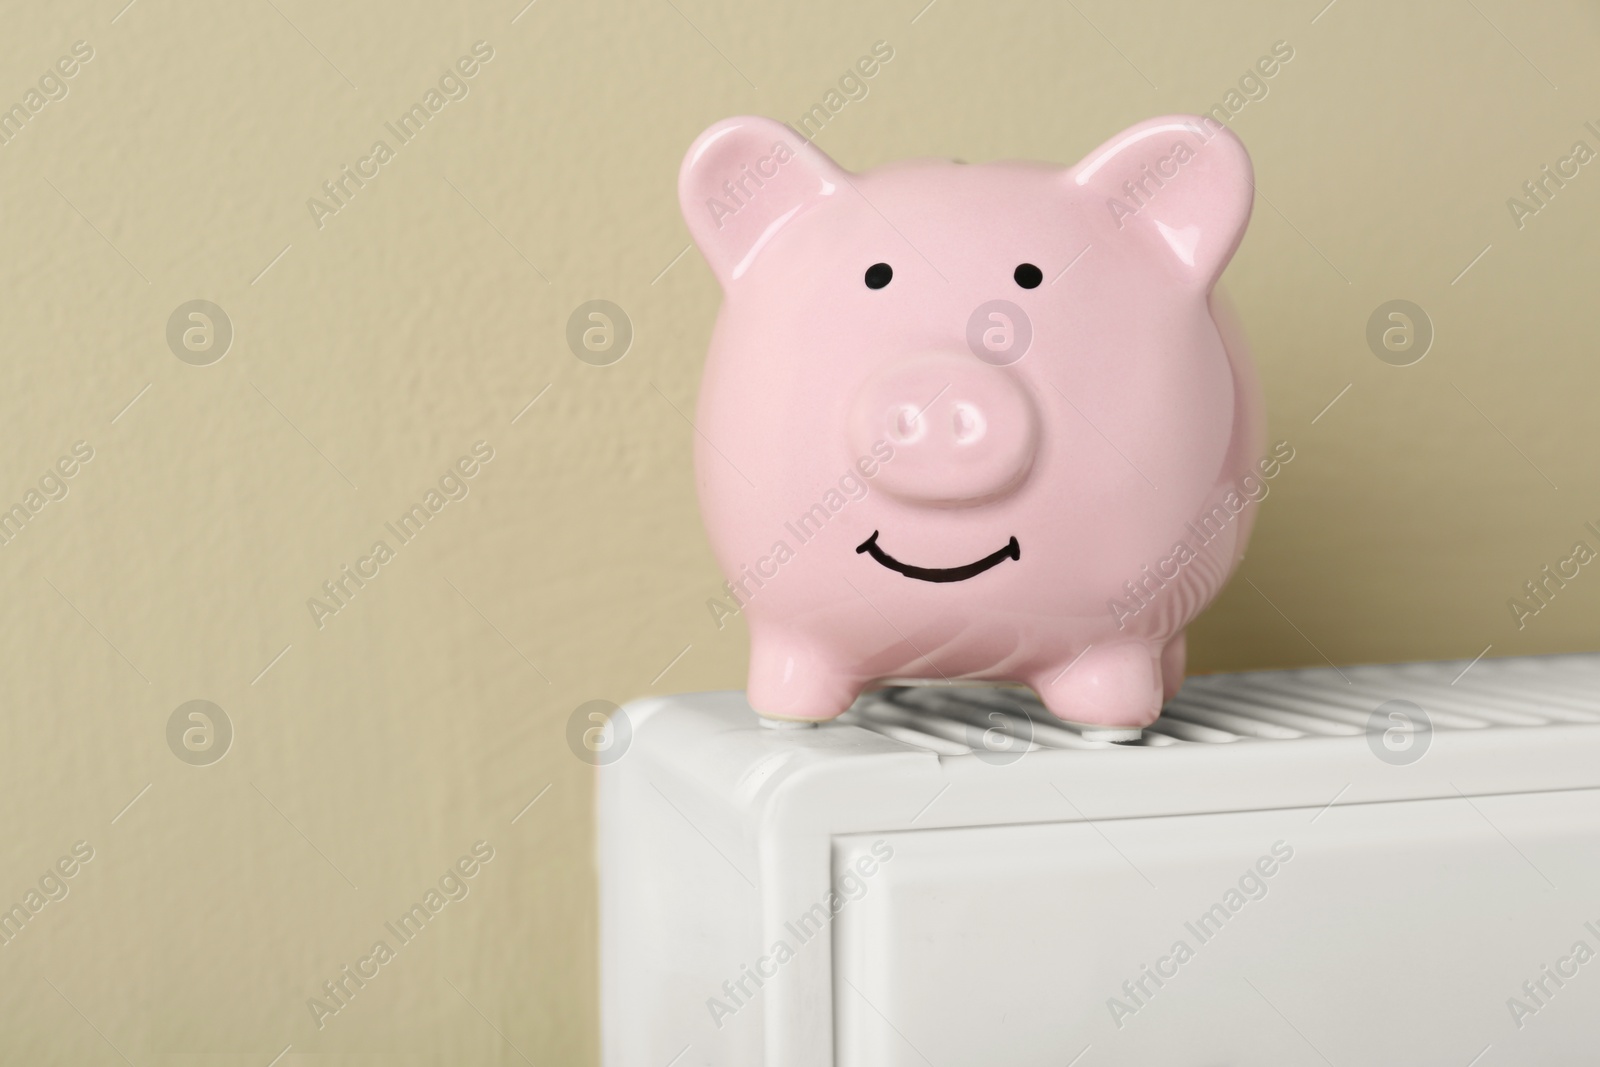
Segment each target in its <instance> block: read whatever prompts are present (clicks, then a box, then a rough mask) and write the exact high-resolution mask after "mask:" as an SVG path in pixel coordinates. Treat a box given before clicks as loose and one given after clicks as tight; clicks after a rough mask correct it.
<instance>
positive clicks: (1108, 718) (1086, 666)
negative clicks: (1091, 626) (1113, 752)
mask: <svg viewBox="0 0 1600 1067" xmlns="http://www.w3.org/2000/svg"><path fill="white" fill-rule="evenodd" d="M1161 673H1162V672H1161V671H1160V669H1159V668H1158V667H1157V665H1156V656H1155V652H1154V651H1153V650H1152V649H1150V648H1148V647H1146V646H1145V645H1142V644H1138V643H1136V642H1123V643H1122V644H1116V645H1106V646H1103V647H1102V646H1100V645H1095V646H1092V647H1091V648H1090V649H1089V650H1088V651H1087V652H1085V653H1083V654H1082V655H1081V656H1080V657H1079V658H1078V660H1077V662H1075V663H1072V664H1071V665H1070V666H1069V667H1067V668H1065V669H1062V670H1059V671H1056V672H1052V673H1049V674H1043V675H1041V676H1040V677H1039V679H1038V680H1037V682H1036V684H1035V685H1034V689H1035V690H1036V691H1037V692H1038V694H1039V699H1040V700H1042V701H1044V706H1045V707H1046V708H1048V709H1050V713H1051V714H1053V715H1055V716H1056V717H1057V718H1059V719H1065V720H1066V721H1068V722H1073V723H1084V724H1088V725H1093V726H1106V727H1120V728H1124V729H1129V730H1137V729H1141V728H1143V727H1146V726H1149V725H1150V724H1151V723H1153V722H1155V721H1156V718H1157V717H1158V716H1159V715H1160V714H1161V698H1162V685H1161V682H1162V678H1161Z"/></svg>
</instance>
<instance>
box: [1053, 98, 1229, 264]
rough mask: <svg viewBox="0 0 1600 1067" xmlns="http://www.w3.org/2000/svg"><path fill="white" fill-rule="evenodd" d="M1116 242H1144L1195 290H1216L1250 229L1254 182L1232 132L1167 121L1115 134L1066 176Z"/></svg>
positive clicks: (1183, 119)
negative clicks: (1122, 239)
mask: <svg viewBox="0 0 1600 1067" xmlns="http://www.w3.org/2000/svg"><path fill="white" fill-rule="evenodd" d="M1071 181H1072V182H1073V183H1074V184H1075V185H1077V186H1078V187H1079V188H1080V189H1081V190H1082V191H1083V192H1085V193H1087V194H1088V195H1089V196H1090V198H1091V205H1090V211H1091V217H1094V215H1095V214H1096V213H1098V217H1099V218H1100V219H1101V220H1102V222H1103V223H1104V224H1105V225H1106V226H1107V227H1108V229H1109V230H1110V231H1111V232H1112V233H1114V234H1115V235H1116V236H1118V237H1122V236H1128V237H1131V238H1133V239H1134V240H1141V241H1145V242H1147V246H1148V247H1149V248H1151V249H1152V251H1153V252H1154V253H1155V254H1158V255H1161V256H1163V257H1166V258H1168V259H1169V260H1170V262H1171V263H1172V264H1173V266H1174V267H1175V268H1176V270H1177V272H1178V274H1179V276H1181V277H1184V278H1187V279H1188V280H1190V281H1191V282H1193V283H1194V284H1195V285H1196V286H1198V287H1200V288H1201V289H1202V290H1205V291H1209V290H1210V289H1211V287H1212V286H1213V285H1215V284H1216V281H1217V277H1218V276H1219V275H1220V274H1221V273H1222V268H1223V267H1226V266H1227V265H1228V260H1230V259H1232V258H1233V253H1234V251H1235V250H1236V249H1237V248H1238V247H1239V241H1240V239H1241V238H1242V237H1243V236H1244V227H1245V223H1247V222H1249V221H1250V207H1251V204H1252V203H1253V202H1254V197H1255V177H1254V172H1253V171H1252V169H1251V167H1250V156H1249V154H1248V153H1246V152H1245V150H1244V145H1243V144H1242V143H1241V142H1240V140H1239V138H1238V137H1236V136H1235V135H1234V133H1233V131H1232V130H1229V129H1228V128H1227V127H1225V126H1223V125H1222V124H1221V123H1219V122H1217V121H1216V120H1215V119H1212V118H1200V117H1197V116H1194V115H1169V116H1167V117H1165V118H1158V119H1150V120H1149V121H1147V122H1141V123H1140V124H1139V125H1137V126H1133V127H1130V128H1129V129H1126V130H1124V131H1123V132H1121V133H1119V134H1117V135H1116V136H1115V137H1113V138H1111V140H1109V141H1107V142H1106V143H1105V144H1103V145H1101V146H1100V147H1099V148H1097V149H1095V150H1094V151H1093V152H1091V153H1089V155H1088V157H1087V158H1085V159H1084V161H1083V162H1082V163H1079V164H1078V165H1077V166H1076V167H1074V168H1072V171H1071Z"/></svg>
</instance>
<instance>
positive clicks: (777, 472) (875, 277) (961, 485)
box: [679, 116, 1286, 728]
mask: <svg viewBox="0 0 1600 1067" xmlns="http://www.w3.org/2000/svg"><path fill="white" fill-rule="evenodd" d="M1253 191H1254V189H1253V184H1252V176H1251V167H1250V160H1249V157H1248V156H1247V155H1246V153H1245V150H1244V147H1243V145H1242V144H1241V143H1240V142H1239V140H1238V138H1237V137H1235V136H1234V134H1233V133H1232V132H1230V131H1229V130H1227V129H1225V128H1223V127H1222V126H1220V125H1219V124H1218V123H1216V122H1215V120H1212V119H1202V118H1196V117H1192V116H1173V117H1168V118H1158V119H1152V120H1150V121H1148V122H1145V123H1142V124H1140V125H1138V126H1134V127H1133V128H1131V129H1129V130H1126V131H1124V132H1123V133H1120V134H1118V135H1117V136H1115V137H1113V138H1112V139H1111V140H1110V141H1107V142H1106V143H1105V144H1104V145H1102V146H1101V147H1100V148H1097V149H1096V150H1095V151H1093V152H1092V153H1090V154H1089V156H1088V158H1086V159H1085V160H1083V161H1082V162H1080V163H1078V164H1077V165H1076V166H1073V167H1067V168H1062V167H1058V166H1053V165H1048V164H1043V163H1023V162H1005V163H990V164H983V165H967V164H962V163H956V162H950V161H943V160H915V161H910V162H903V163H897V164H893V165H890V166H885V167H881V168H879V169H876V170H872V171H869V172H866V173H861V174H854V173H851V172H849V171H846V170H844V169H842V168H841V167H839V166H838V165H837V164H835V163H834V162H833V161H832V160H831V159H829V158H828V156H826V155H825V154H823V153H822V152H821V151H820V150H819V149H817V148H816V146H815V145H813V144H811V143H809V142H808V141H806V140H805V139H803V138H801V137H800V136H799V135H798V134H796V133H795V132H794V131H793V130H791V129H790V128H789V127H787V126H784V125H781V124H779V123H776V122H773V121H770V120H767V119H761V118H733V119H728V120H726V121H723V122H720V123H718V124H717V125H715V126H712V127H711V128H710V129H709V130H707V131H706V132H705V133H703V134H702V135H701V136H700V138H699V139H698V140H697V141H696V142H695V143H694V145H693V147H692V148H691V149H690V150H689V154H688V156H687V158H686V159H685V160H684V162H683V167H682V172H681V176H680V181H679V198H680V201H681V204H682V209H683V214H684V217H685V219H686V220H687V221H688V225H689V229H690V231H691V233H692V235H693V237H694V240H695V242H696V243H697V244H698V245H699V247H700V250H701V252H702V253H703V254H704V256H705V259H706V261H707V263H708V264H709V265H710V267H711V270H712V272H713V273H714V274H715V275H716V278H717V280H718V281H719V282H720V283H721V285H722V289H723V292H724V300H723V304H722V309H721V313H720V315H719V317H718V319H717V323H716V328H715V331H714V334H713V337H712V341H711V350H710V354H709V356H708V358H707V360H706V365H705V375H704V379H703V383H702V385H701V390H700V401H699V409H698V417H697V419H696V430H697V434H696V448H697V452H696V457H695V459H696V464H695V465H696V472H697V478H698V485H699V492H700V503H701V511H702V514H703V516H704V519H705V524H706V527H707V529H708V531H709V533H710V537H711V542H712V547H713V549H714V551H715V553H716V556H717V559H718V560H719V562H720V564H721V568H722V570H723V572H724V574H725V575H726V577H727V579H728V582H727V585H726V587H725V592H726V594H727V595H726V597H725V598H719V599H716V600H713V601H712V602H711V605H710V607H711V611H712V613H713V615H714V616H716V617H717V619H718V623H719V625H721V624H722V623H723V622H724V621H726V620H725V616H728V615H732V614H735V613H739V614H743V616H744V617H745V619H746V622H747V624H748V626H749V632H750V678H749V700H750V704H751V706H753V707H754V708H755V709H756V710H757V711H758V712H760V713H761V714H762V715H764V716H768V717H771V718H778V719H792V720H822V719H829V718H832V717H834V716H836V715H838V714H840V713H841V712H843V711H845V710H846V709H847V708H848V707H849V706H850V704H851V703H852V702H853V700H854V699H855V697H856V696H857V694H858V693H859V692H860V691H861V690H862V689H863V688H864V687H866V686H868V685H869V684H871V683H873V682H874V681H881V680H886V679H919V680H927V681H931V682H934V683H941V682H970V681H977V680H994V681H1010V682H1020V683H1024V684H1026V685H1028V686H1030V687H1031V688H1032V689H1033V690H1034V691H1035V692H1036V693H1037V694H1038V695H1039V697H1040V699H1041V700H1042V701H1043V702H1044V704H1045V706H1046V707H1047V708H1049V710H1050V711H1051V712H1053V713H1054V714H1055V715H1057V716H1059V717H1061V718H1062V719H1065V720H1069V721H1073V722H1079V723H1089V724H1098V725H1101V726H1105V727H1113V728H1131V727H1142V726H1145V725H1148V724H1150V723H1151V722H1153V721H1154V720H1155V719H1156V717H1157V716H1158V715H1159V714H1160V710H1161V706H1162V704H1163V702H1164V701H1165V700H1166V699H1167V698H1170V697H1171V695H1172V694H1173V693H1175V692H1176V691H1177V689H1178V686H1179V685H1180V684H1181V683H1182V680H1183V671H1184V627H1185V626H1186V625H1188V623H1189V622H1190V620H1192V619H1193V618H1194V617H1195V615H1196V614H1197V613H1198V612H1199V611H1200V610H1201V609H1202V608H1204V607H1205V606H1206V604H1207V603H1208V602H1209V601H1210V600H1211V599H1212V598H1213V597H1214V596H1215V595H1216V593H1217V592H1218V590H1219V589H1220V588H1221V587H1222V585H1223V583H1224V582H1225V581H1226V580H1227V577H1228V575H1229V573H1230V572H1231V571H1232V569H1233V567H1234V565H1235V564H1236V563H1237V562H1238V559H1239V557H1240V555H1241V553H1242V551H1243V549H1244V546H1245V542H1246V539H1247V538H1248V537H1249V533H1250V527H1251V525H1252V522H1253V519H1254V509H1253V506H1252V504H1253V501H1255V500H1258V499H1260V497H1261V496H1262V495H1264V493H1265V487H1264V484H1263V482H1262V478H1264V477H1271V476H1272V475H1274V474H1276V473H1277V470H1276V468H1277V464H1278V463H1279V462H1280V461H1281V460H1283V459H1285V458H1286V457H1283V456H1282V455H1280V456H1278V457H1276V458H1274V457H1273V456H1270V455H1267V456H1263V447H1264V438H1263V433H1264V425H1263V415H1262V405H1261V400H1260V396H1259V390H1258V385H1257V382H1256V379H1255V374H1254V370H1253V368H1252V366H1251V363H1250V359H1249V356H1248V354H1247V353H1246V351H1245V348H1244V346H1243V344H1242V341H1241V338H1240V335H1239V332H1238V331H1237V330H1236V329H1235V327H1234V326H1233V324H1232V321H1231V318H1230V314H1229V312H1228V310H1227V308H1226V307H1225V306H1224V305H1223V304H1222V303H1221V302H1220V300H1219V299H1218V298H1217V297H1215V296H1214V295H1213V292H1212V290H1213V287H1214V286H1215V284H1216V281H1217V276H1218V275H1219V274H1220V273H1221V272H1222V269H1223V267H1224V266H1226V265H1227V263H1228V260H1229V259H1230V258H1231V257H1232V255H1233V252H1234V250H1235V248H1237V247H1238V244H1239V240H1240V238H1241V236H1242V235H1243V232H1244V228H1245V224H1246V222H1247V221H1248V219H1249V216H1250V208H1251V202H1252V194H1253Z"/></svg>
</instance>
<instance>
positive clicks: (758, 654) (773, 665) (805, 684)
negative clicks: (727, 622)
mask: <svg viewBox="0 0 1600 1067" xmlns="http://www.w3.org/2000/svg"><path fill="white" fill-rule="evenodd" d="M860 688H861V687H860V685H859V684H858V683H857V682H856V681H855V680H854V679H851V678H846V677H844V676H842V675H840V674H839V673H838V672H837V671H834V670H831V669H828V668H826V667H824V666H822V665H821V664H819V663H818V661H817V660H816V658H815V657H812V656H808V655H805V654H804V653H800V652H797V651H795V650H794V649H792V648H784V649H762V648H761V647H760V646H759V645H757V644H755V643H754V642H752V647H751V649H750V688H749V691H748V693H747V696H748V698H749V701H750V706H751V707H752V708H754V709H755V710H756V711H757V712H758V713H759V714H760V715H761V717H762V718H763V719H769V720H776V721H778V722H793V723H816V722H826V721H828V720H829V719H836V718H838V717H839V716H840V715H843V714H844V713H845V712H846V711H848V710H849V709H850V705H851V704H853V703H855V699H856V695H857V693H858V692H859V690H860Z"/></svg>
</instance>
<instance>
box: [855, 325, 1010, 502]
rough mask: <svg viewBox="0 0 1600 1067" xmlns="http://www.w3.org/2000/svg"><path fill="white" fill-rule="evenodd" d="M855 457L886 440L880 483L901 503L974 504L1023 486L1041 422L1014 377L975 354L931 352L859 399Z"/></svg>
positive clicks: (901, 365) (879, 378)
mask: <svg viewBox="0 0 1600 1067" xmlns="http://www.w3.org/2000/svg"><path fill="white" fill-rule="evenodd" d="M851 422H852V425H851V434H850V436H851V443H852V444H853V445H854V447H855V450H856V454H857V455H867V454H869V453H871V452H873V446H874V445H878V449H879V454H881V450H882V445H881V444H879V442H887V443H888V445H889V446H890V447H891V448H892V449H893V455H892V457H891V458H890V459H888V460H887V461H885V462H884V463H883V464H882V466H881V467H880V469H879V473H878V475H877V477H876V478H875V479H874V481H875V482H876V484H877V485H878V486H879V487H880V488H882V489H883V490H884V491H886V492H888V493H890V494H892V495H894V496H897V497H900V498H901V499H903V500H908V501H913V502H916V503H922V504H936V505H946V506H956V505H967V504H976V503H980V502H983V501H986V500H991V499H994V498H995V497H999V496H1003V495H1005V494H1006V493H1008V492H1010V491H1011V490H1013V489H1015V488H1016V487H1017V486H1018V485H1020V484H1021V482H1022V480H1023V478H1024V477H1025V476H1026V475H1027V473H1028V470H1029V468H1030V467H1032V466H1033V460H1034V454H1035V451H1036V449H1037V446H1038V435H1039V419H1038V415H1037V414H1036V413H1035V411H1034V406H1033V403H1032V401H1031V400H1030V399H1029V397H1028V394H1027V392H1026V391H1025V390H1024V389H1023V387H1022V386H1021V384H1019V382H1018V381H1017V379H1016V378H1015V376H1014V375H1013V374H1011V373H1010V372H1008V371H1006V370H1004V369H1002V368H1000V367H995V366H991V365H989V364H986V363H982V362H979V361H978V360H976V359H974V358H973V357H971V356H967V355H955V354H951V353H939V354H930V355H924V356H919V357H915V358H912V359H908V360H903V361H900V362H898V363H895V364H894V365H892V366H890V367H888V368H887V369H886V370H884V371H883V372H881V373H879V374H878V375H876V376H875V377H873V378H872V379H870V380H869V381H868V382H867V384H866V385H865V386H864V387H863V388H862V390H861V392H860V393H859V394H858V395H857V396H856V399H855V404H854V407H853V410H852V412H851Z"/></svg>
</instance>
